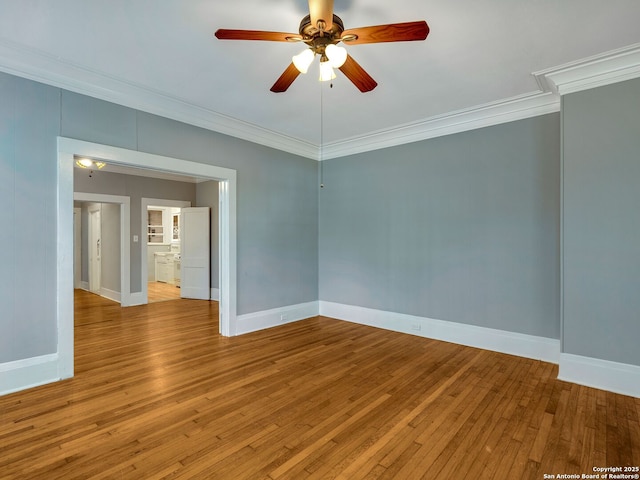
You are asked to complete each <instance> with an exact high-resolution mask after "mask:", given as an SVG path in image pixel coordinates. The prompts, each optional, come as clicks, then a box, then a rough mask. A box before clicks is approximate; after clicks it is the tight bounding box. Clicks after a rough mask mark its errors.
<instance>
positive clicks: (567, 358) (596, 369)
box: [558, 353, 640, 398]
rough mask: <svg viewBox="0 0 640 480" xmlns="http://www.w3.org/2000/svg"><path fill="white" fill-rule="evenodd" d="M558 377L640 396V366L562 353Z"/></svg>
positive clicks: (623, 393) (622, 393) (610, 390)
mask: <svg viewBox="0 0 640 480" xmlns="http://www.w3.org/2000/svg"><path fill="white" fill-rule="evenodd" d="M558 379H559V380H564V381H565V382H572V383H577V384H579V385H585V386H587V387H592V388H599V389H601V390H607V391H609V392H614V393H619V394H621V395H629V396H632V397H636V398H640V366H637V365H629V364H626V363H617V362H610V361H608V360H600V359H598V358H591V357H582V356H580V355H572V354H569V353H562V354H561V355H560V368H559V372H558Z"/></svg>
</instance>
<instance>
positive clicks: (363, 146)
mask: <svg viewBox="0 0 640 480" xmlns="http://www.w3.org/2000/svg"><path fill="white" fill-rule="evenodd" d="M559 111H560V99H559V98H558V96H557V95H555V94H553V93H549V92H543V93H540V92H535V93H529V94H525V95H519V96H517V97H513V98H508V99H505V100H501V101H498V102H492V103H487V104H485V105H478V106H476V107H473V108H469V109H465V110H459V111H456V112H450V113H447V114H445V115H440V116H436V117H431V118H427V119H425V120H422V121H419V122H415V123H408V124H405V125H399V126H397V127H394V128H389V129H385V130H380V131H377V132H371V133H368V134H366V135H362V136H359V137H353V138H348V139H345V140H341V141H338V142H333V143H328V144H326V145H325V146H324V147H323V149H322V156H323V159H325V160H326V159H329V158H337V157H344V156H347V155H353V154H356V153H363V152H368V151H371V150H378V149H381V148H387V147H394V146H397V145H404V144H407V143H412V142H418V141H421V140H427V139H429V138H435V137H442V136H444V135H451V134H453V133H460V132H465V131H468V130H475V129H477V128H483V127H489V126H492V125H498V124H501V123H507V122H513V121H516V120H522V119H525V118H530V117H536V116H539V115H545V114H548V113H555V112H559Z"/></svg>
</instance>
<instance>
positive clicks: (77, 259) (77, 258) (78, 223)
mask: <svg viewBox="0 0 640 480" xmlns="http://www.w3.org/2000/svg"><path fill="white" fill-rule="evenodd" d="M81 219H82V209H81V208H74V209H73V288H80V285H81V280H82V220H81Z"/></svg>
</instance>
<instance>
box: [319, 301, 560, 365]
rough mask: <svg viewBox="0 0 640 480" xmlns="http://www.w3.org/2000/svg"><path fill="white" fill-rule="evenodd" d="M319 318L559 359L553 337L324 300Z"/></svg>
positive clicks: (498, 350)
mask: <svg viewBox="0 0 640 480" xmlns="http://www.w3.org/2000/svg"><path fill="white" fill-rule="evenodd" d="M320 315H324V316H327V317H331V318H337V319H339V320H345V321H348V322H354V323H359V324H362V325H369V326H372V327H378V328H383V329H385V330H392V331H394V332H400V333H408V334H411V335H418V336H421V337H426V338H431V339H434V340H442V341H445V342H451V343H457V344H460V345H467V346H470V347H476V348H482V349H485V350H491V351H494V352H501V353H508V354H510V355H517V356H520V357H525V358H533V359H535V360H543V361H545V362H550V363H556V364H557V363H558V362H559V359H560V340H556V339H553V338H546V337H537V336H533V335H525V334H522V333H514V332H507V331H504V330H497V329H493V328H486V327H477V326H474V325H467V324H463V323H456V322H447V321H443V320H434V319H431V318H426V317H417V316H413V315H406V314H402V313H394V312H385V311H381V310H373V309H370V308H364V307H356V306H353V305H344V304H339V303H332V302H324V301H321V302H320Z"/></svg>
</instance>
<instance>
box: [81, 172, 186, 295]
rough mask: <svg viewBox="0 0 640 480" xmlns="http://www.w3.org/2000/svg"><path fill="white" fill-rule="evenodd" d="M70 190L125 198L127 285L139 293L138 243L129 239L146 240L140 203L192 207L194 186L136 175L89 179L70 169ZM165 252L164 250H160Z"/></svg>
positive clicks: (95, 174)
mask: <svg viewBox="0 0 640 480" xmlns="http://www.w3.org/2000/svg"><path fill="white" fill-rule="evenodd" d="M73 173H74V175H73V189H74V191H75V192H83V193H103V194H108V195H118V196H122V197H129V201H130V213H129V215H130V217H129V218H130V222H129V223H130V234H131V238H130V239H129V249H130V263H131V268H130V282H131V287H130V288H131V291H132V292H140V291H142V281H141V278H140V275H141V271H142V262H143V261H144V262H146V261H147V259H146V258H145V259H142V257H141V255H142V247H141V243H140V242H134V241H133V235H137V236H138V238H140V239H141V241H144V240H145V239H146V238H147V236H146V235H147V232H146V231H141V230H140V228H141V227H140V226H141V225H142V199H143V198H160V199H163V200H183V201H187V202H191V204H192V205H193V206H196V184H195V183H188V182H177V181H174V180H163V179H159V178H151V177H141V176H137V175H123V174H120V173H113V172H110V171H108V169H106V170H99V171H97V172H93V173H92V174H91V176H89V173H88V171H87V170H83V169H80V168H74V172H73ZM164 249H165V250H166V248H164Z"/></svg>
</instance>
